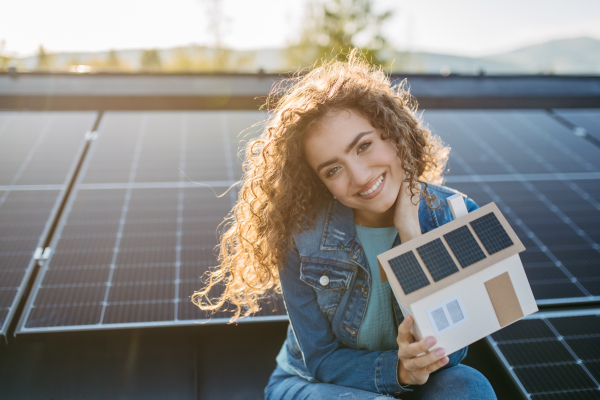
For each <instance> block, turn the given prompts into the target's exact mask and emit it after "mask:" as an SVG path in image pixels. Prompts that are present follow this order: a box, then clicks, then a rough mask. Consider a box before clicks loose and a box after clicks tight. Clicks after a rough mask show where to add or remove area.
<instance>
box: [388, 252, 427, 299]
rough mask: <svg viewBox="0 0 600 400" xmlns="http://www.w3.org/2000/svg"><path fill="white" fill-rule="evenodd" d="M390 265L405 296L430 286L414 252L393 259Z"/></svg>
mask: <svg viewBox="0 0 600 400" xmlns="http://www.w3.org/2000/svg"><path fill="white" fill-rule="evenodd" d="M389 263H390V267H391V268H392V271H394V275H395V276H396V278H397V279H398V283H400V286H401V287H402V290H403V291H404V294H410V293H412V292H414V291H415V290H418V289H421V288H423V287H425V286H427V285H429V280H427V276H426V275H425V273H424V272H423V270H422V269H421V265H420V264H419V262H418V261H417V257H416V256H415V254H414V253H413V252H412V251H409V252H408V253H404V254H401V255H399V256H398V257H395V258H392V259H391V260H389Z"/></svg>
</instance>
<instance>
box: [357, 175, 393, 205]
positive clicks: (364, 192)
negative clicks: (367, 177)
mask: <svg viewBox="0 0 600 400" xmlns="http://www.w3.org/2000/svg"><path fill="white" fill-rule="evenodd" d="M385 175H386V174H385V173H383V174H381V175H379V176H378V177H377V178H374V179H372V180H371V181H370V182H369V183H367V184H366V185H365V186H363V187H362V188H361V190H360V191H359V192H357V193H356V194H355V196H357V197H359V198H361V199H371V198H373V197H375V196H377V194H378V193H379V192H380V191H381V189H382V188H383V185H384V182H385Z"/></svg>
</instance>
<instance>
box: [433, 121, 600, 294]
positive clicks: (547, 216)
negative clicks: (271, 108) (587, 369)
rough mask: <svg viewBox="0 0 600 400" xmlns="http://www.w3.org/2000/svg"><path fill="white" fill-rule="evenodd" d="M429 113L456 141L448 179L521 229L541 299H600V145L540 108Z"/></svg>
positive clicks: (448, 137) (527, 269)
mask: <svg viewBox="0 0 600 400" xmlns="http://www.w3.org/2000/svg"><path fill="white" fill-rule="evenodd" d="M424 119H425V121H426V122H428V123H429V125H430V127H431V128H432V129H433V130H434V132H436V133H438V134H439V135H440V137H441V138H442V140H444V141H445V142H446V143H449V144H450V145H451V147H452V151H451V153H450V161H449V169H450V172H449V174H447V180H446V185H447V186H449V187H452V188H454V189H457V190H459V191H461V192H463V193H465V194H467V195H468V196H469V197H471V198H472V199H474V200H475V201H476V202H477V203H478V204H480V205H485V204H487V203H489V202H492V201H493V202H495V203H496V204H497V205H498V207H499V208H500V210H501V211H502V213H503V215H504V216H505V217H506V219H507V220H508V222H509V223H510V224H511V226H512V227H513V228H514V229H515V232H516V234H517V235H518V236H519V239H520V240H521V242H522V243H523V244H524V246H525V248H526V251H525V252H523V253H520V257H521V260H522V261H523V264H524V267H525V272H526V273H527V277H528V279H529V282H530V284H531V287H532V291H533V293H534V296H535V298H536V300H537V302H538V305H544V304H568V303H573V302H588V301H598V300H600V268H599V267H600V148H598V147H596V146H595V145H593V144H592V143H590V142H589V141H588V140H586V139H585V138H582V137H579V136H577V135H575V134H574V133H573V131H572V129H571V128H569V127H567V126H564V125H562V124H561V123H560V122H558V121H557V120H556V119H555V118H554V117H552V116H551V115H550V114H549V113H548V112H546V111H541V110H531V111H521V110H519V111H504V110H503V111H472V110H452V111H441V110H440V111H437V110H431V111H426V112H425V113H424Z"/></svg>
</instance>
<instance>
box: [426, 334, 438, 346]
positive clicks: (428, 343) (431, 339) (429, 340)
mask: <svg viewBox="0 0 600 400" xmlns="http://www.w3.org/2000/svg"><path fill="white" fill-rule="evenodd" d="M435 342H436V340H435V338H434V337H433V336H432V337H430V338H429V339H427V341H426V342H425V343H426V344H427V346H429V347H431V346H433V345H434V344H435Z"/></svg>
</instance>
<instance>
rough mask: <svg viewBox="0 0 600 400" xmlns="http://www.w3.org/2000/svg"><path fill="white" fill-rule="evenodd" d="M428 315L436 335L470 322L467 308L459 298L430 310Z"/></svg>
mask: <svg viewBox="0 0 600 400" xmlns="http://www.w3.org/2000/svg"><path fill="white" fill-rule="evenodd" d="M427 315H428V316H429V321H430V322H431V325H432V326H433V329H434V330H435V333H436V334H440V333H443V332H446V331H447V330H449V329H451V328H453V327H455V326H456V325H459V324H462V323H463V322H466V321H467V320H468V317H467V313H466V312H465V306H464V305H463V303H462V301H461V300H460V297H459V296H456V297H453V298H451V299H450V300H447V301H445V302H444V303H442V304H438V305H437V306H435V307H432V308H430V309H429V310H427Z"/></svg>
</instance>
